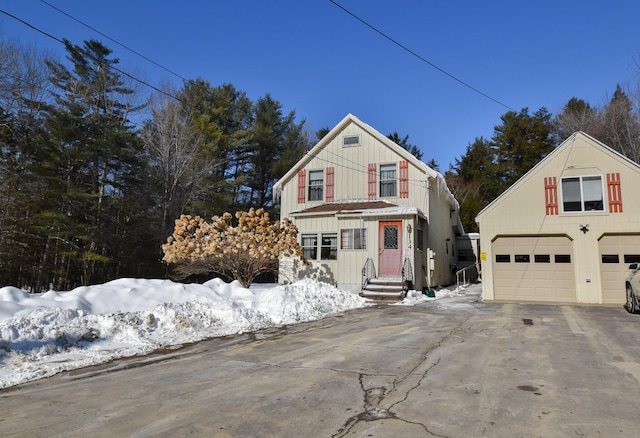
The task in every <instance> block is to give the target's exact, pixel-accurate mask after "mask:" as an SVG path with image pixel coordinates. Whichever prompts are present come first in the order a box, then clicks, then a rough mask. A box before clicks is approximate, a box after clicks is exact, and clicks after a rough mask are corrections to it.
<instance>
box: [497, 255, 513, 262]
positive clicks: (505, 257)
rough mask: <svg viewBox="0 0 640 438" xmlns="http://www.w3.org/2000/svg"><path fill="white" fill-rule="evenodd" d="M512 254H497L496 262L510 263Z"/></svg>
mask: <svg viewBox="0 0 640 438" xmlns="http://www.w3.org/2000/svg"><path fill="white" fill-rule="evenodd" d="M510 262H511V255H510V254H496V263H510Z"/></svg>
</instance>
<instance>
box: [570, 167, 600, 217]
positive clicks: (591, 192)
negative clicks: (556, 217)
mask: <svg viewBox="0 0 640 438" xmlns="http://www.w3.org/2000/svg"><path fill="white" fill-rule="evenodd" d="M562 209H563V211H564V212H565V213H566V212H575V211H577V212H581V211H604V191H603V186H602V177H601V176H600V175H592V176H574V177H566V178H562Z"/></svg>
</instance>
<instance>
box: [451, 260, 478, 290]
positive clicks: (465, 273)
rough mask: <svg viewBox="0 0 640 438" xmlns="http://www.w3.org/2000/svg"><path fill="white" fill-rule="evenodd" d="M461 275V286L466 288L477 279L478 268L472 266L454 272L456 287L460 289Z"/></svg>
mask: <svg viewBox="0 0 640 438" xmlns="http://www.w3.org/2000/svg"><path fill="white" fill-rule="evenodd" d="M461 274H462V285H463V286H467V285H469V284H470V283H471V282H472V281H476V279H477V278H478V267H477V266H476V265H475V264H474V265H469V266H467V267H464V268H462V269H460V270H458V271H456V287H460V276H461Z"/></svg>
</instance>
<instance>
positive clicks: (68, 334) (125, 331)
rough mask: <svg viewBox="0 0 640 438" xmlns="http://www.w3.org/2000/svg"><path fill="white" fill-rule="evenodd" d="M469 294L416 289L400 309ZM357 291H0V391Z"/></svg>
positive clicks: (135, 287)
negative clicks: (426, 292)
mask: <svg viewBox="0 0 640 438" xmlns="http://www.w3.org/2000/svg"><path fill="white" fill-rule="evenodd" d="M460 293H463V292H459V291H449V290H446V289H444V290H442V291H436V298H428V297H426V296H425V295H423V294H421V293H417V292H415V291H411V292H410V293H409V294H408V295H407V298H406V299H405V300H404V301H403V302H402V303H399V304H400V305H416V304H420V303H423V302H426V301H431V300H434V299H438V298H443V297H447V296H456V294H460ZM370 304H371V302H370V301H368V300H365V299H363V298H361V297H359V296H358V295H355V294H353V293H350V292H346V291H343V290H341V289H337V288H335V287H333V286H330V285H327V284H324V283H319V282H316V281H311V280H303V281H300V282H297V283H295V284H291V285H284V286H274V285H268V286H263V285H256V287H253V286H252V287H251V289H245V288H243V287H242V286H241V285H240V283H238V282H232V283H225V282H224V281H222V280H220V279H213V280H210V281H208V282H206V283H204V284H181V283H175V282H172V281H169V280H147V279H119V280H114V281H111V282H109V283H105V284H101V285H95V286H87V287H79V288H76V289H74V290H71V291H66V292H56V291H48V292H46V293H43V294H29V293H26V292H24V291H22V290H20V289H17V288H14V287H4V288H2V289H0V388H5V387H8V386H13V385H17V384H20V383H24V382H27V381H31V380H35V379H39V378H42V377H47V376H51V375H53V374H56V373H59V372H61V371H65V370H71V369H76V368H80V367H84V366H88V365H95V364H99V363H104V362H108V361H110V360H112V359H116V358H120V357H125V356H133V355H136V354H145V353H149V352H152V351H154V350H157V349H161V348H170V347H176V346H179V345H181V344H184V343H189V342H194V341H199V340H202V339H206V338H211V337H217V336H224V335H230V334H236V333H243V332H247V331H254V330H259V329H263V328H267V327H275V326H282V325H290V324H297V323H300V322H305V321H313V320H317V319H320V318H323V317H326V316H329V315H333V314H338V313H341V312H344V311H346V310H349V309H354V308H359V307H365V306H367V305H370Z"/></svg>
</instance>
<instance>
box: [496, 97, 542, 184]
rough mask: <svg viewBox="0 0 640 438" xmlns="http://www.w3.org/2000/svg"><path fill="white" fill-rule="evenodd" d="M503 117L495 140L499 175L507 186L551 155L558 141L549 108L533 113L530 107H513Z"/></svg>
mask: <svg viewBox="0 0 640 438" xmlns="http://www.w3.org/2000/svg"><path fill="white" fill-rule="evenodd" d="M501 119H502V124H501V125H497V126H495V127H494V134H493V137H492V139H491V142H492V146H493V147H494V148H495V152H496V166H497V172H496V176H497V177H498V179H499V181H500V183H501V186H502V190H505V189H507V188H508V187H509V186H511V184H513V183H514V182H516V180H518V179H519V178H520V177H521V176H522V175H524V174H525V173H526V172H528V171H529V169H531V168H532V167H533V166H534V165H536V164H537V163H538V162H539V161H540V160H542V159H543V158H544V157H545V156H547V154H549V152H551V151H552V150H553V149H554V147H555V143H554V138H553V135H552V133H553V125H552V124H551V114H550V113H549V112H548V111H547V110H546V109H545V108H540V109H539V110H538V111H536V112H535V113H534V114H533V115H530V114H529V111H528V109H527V108H524V109H522V110H521V111H520V113H516V112H515V111H509V112H507V113H506V114H504V115H503V116H502V117H501Z"/></svg>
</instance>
